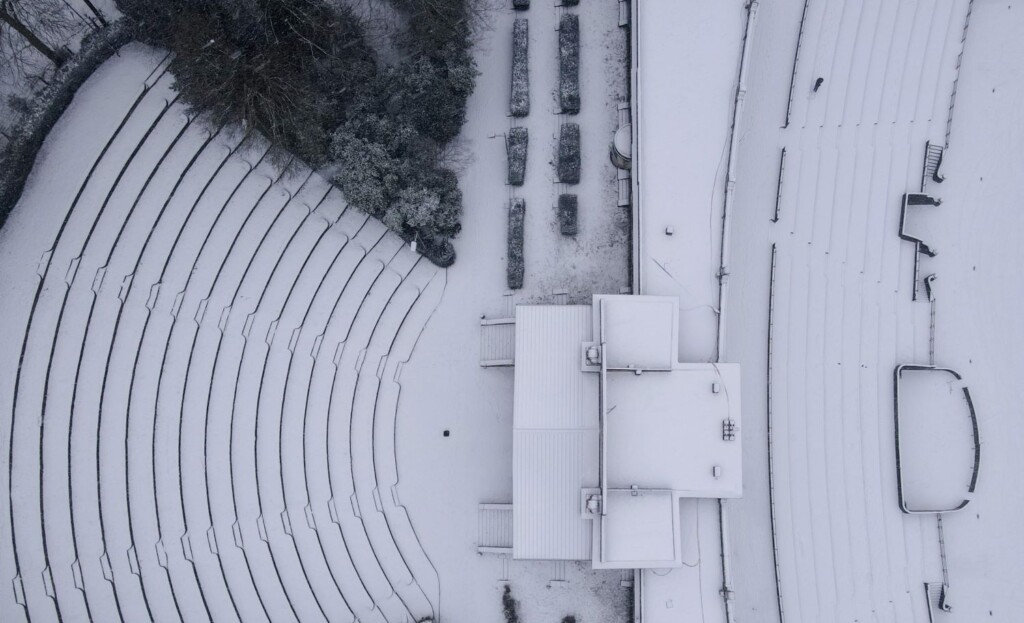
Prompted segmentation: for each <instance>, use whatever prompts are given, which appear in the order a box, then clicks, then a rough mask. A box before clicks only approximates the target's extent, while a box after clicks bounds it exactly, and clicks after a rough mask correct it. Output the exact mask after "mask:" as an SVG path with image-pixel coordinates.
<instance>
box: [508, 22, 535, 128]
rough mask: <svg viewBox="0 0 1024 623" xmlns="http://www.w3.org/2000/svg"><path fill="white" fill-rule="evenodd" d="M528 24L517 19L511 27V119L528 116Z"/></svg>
mask: <svg viewBox="0 0 1024 623" xmlns="http://www.w3.org/2000/svg"><path fill="white" fill-rule="evenodd" d="M529 46H530V22H529V21H528V20H526V19H523V18H519V19H517V20H516V21H515V23H514V24H513V25H512V99H511V102H510V103H509V108H510V109H511V111H512V116H513V117H525V116H526V115H528V114H530V65H529V61H530V55H529Z"/></svg>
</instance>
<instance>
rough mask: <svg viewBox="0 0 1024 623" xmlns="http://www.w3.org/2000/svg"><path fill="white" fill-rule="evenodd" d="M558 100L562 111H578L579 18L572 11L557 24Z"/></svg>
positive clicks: (573, 112) (572, 112)
mask: <svg viewBox="0 0 1024 623" xmlns="http://www.w3.org/2000/svg"><path fill="white" fill-rule="evenodd" d="M558 101H559V103H560V105H561V106H562V112H564V113H571V114H575V113H578V112H579V111H580V18H579V16H578V15H574V14H572V13H566V14H565V15H563V16H562V19H561V21H560V22H559V24H558Z"/></svg>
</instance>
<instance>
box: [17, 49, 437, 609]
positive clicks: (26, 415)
mask: <svg viewBox="0 0 1024 623" xmlns="http://www.w3.org/2000/svg"><path fill="white" fill-rule="evenodd" d="M165 62H166V59H165V57H164V56H162V55H160V54H156V53H154V52H153V51H151V50H147V49H145V48H143V47H142V46H130V47H129V48H127V49H126V50H125V51H124V52H122V54H121V56H119V57H115V58H114V59H112V60H111V61H109V64H110V65H111V66H110V67H109V68H106V70H104V71H99V72H97V74H96V76H94V77H93V78H92V79H91V80H90V83H87V85H86V87H84V88H83V90H82V95H80V97H79V100H78V101H76V107H77V108H76V107H72V108H71V109H70V110H78V114H75V115H73V116H69V117H68V118H67V119H65V120H64V121H62V125H61V126H60V131H58V132H55V133H54V135H53V136H51V138H50V139H49V143H50V145H49V146H48V149H47V150H44V154H43V155H42V156H41V157H40V159H39V162H37V167H36V170H35V172H34V176H35V177H36V178H37V179H40V180H43V183H42V184H39V183H36V184H30V185H29V186H28V187H27V189H26V192H25V195H24V196H23V198H22V201H21V207H20V208H18V209H19V210H25V211H31V210H33V209H39V208H38V206H40V205H46V206H50V205H52V204H53V203H54V202H55V201H56V202H58V204H57V205H53V206H52V207H50V208H47V209H50V210H51V211H52V212H54V213H56V220H55V222H54V224H53V228H52V231H48V232H44V233H45V235H41V236H37V238H38V239H37V240H36V239H33V240H27V241H25V242H24V244H25V245H30V244H31V245H34V246H33V247H31V248H32V249H33V251H32V252H33V253H36V254H37V255H38V256H39V257H41V261H40V263H39V267H38V274H37V275H34V276H33V275H26V276H25V279H26V284H27V285H26V286H25V287H24V288H22V289H18V290H12V291H17V292H19V296H21V297H22V299H23V305H24V308H25V312H24V313H25V319H26V324H25V325H24V326H23V327H21V328H17V327H12V328H11V329H12V331H14V330H17V331H20V333H19V334H18V336H17V341H18V343H19V349H20V350H19V352H21V354H22V356H21V363H20V365H7V364H6V362H5V363H4V366H5V367H3V369H2V370H3V372H4V374H10V377H11V381H10V382H11V386H12V387H13V388H14V396H13V402H12V403H11V405H10V416H9V417H10V418H11V419H10V422H9V424H10V431H11V434H10V436H9V437H7V438H5V439H6V440H7V441H8V442H9V443H8V444H7V447H6V448H5V451H7V452H8V453H9V456H10V462H9V465H10V468H9V470H8V472H7V474H6V476H7V478H8V485H9V486H8V493H9V504H10V514H9V516H5V517H3V518H0V522H3V525H0V534H2V535H5V537H6V535H10V537H11V538H10V539H6V538H5V539H4V541H3V543H0V559H5V560H6V561H7V562H3V563H0V568H2V569H3V571H4V572H5V573H7V574H8V577H7V579H8V580H10V581H11V584H9V585H8V586H9V587H10V590H8V591H2V592H0V612H4V613H5V616H4V619H5V620H20V619H26V620H27V619H28V618H29V617H31V618H33V619H36V620H51V619H56V618H66V619H67V620H89V619H92V620H118V619H120V620H141V619H146V618H152V619H154V620H177V619H181V620H187V621H203V620H217V621H229V620H245V621H250V620H251V621H260V620H275V621H278V620H281V621H285V620H302V621H315V620H329V621H355V620H358V621H363V622H369V621H414V620H422V619H423V618H425V617H433V618H434V619H436V617H437V616H438V614H439V603H440V590H439V585H438V582H437V577H436V572H433V569H432V567H430V565H429V560H428V559H427V557H426V555H425V554H424V552H423V550H422V547H421V546H420V544H419V542H418V540H416V539H415V533H414V532H413V529H412V524H411V523H410V522H409V518H408V515H407V514H406V513H405V512H404V509H403V508H402V507H401V506H399V505H398V502H397V498H396V497H394V496H393V495H392V493H391V492H392V491H393V489H394V486H395V485H396V484H397V482H398V478H397V465H398V464H397V455H396V448H395V447H394V430H395V420H396V417H397V405H398V390H399V389H400V388H399V386H398V384H397V381H396V379H397V376H398V372H399V370H400V366H401V363H402V362H403V361H407V360H408V359H409V357H410V356H411V355H412V350H413V345H414V344H415V341H416V337H417V336H418V335H419V333H420V331H422V329H423V326H424V325H425V323H426V321H427V319H428V318H429V316H430V314H431V313H432V311H433V309H434V308H435V307H436V305H437V304H438V302H439V300H440V296H441V294H442V293H443V289H444V273H443V271H439V270H438V269H437V268H436V267H434V266H432V265H431V264H429V263H428V262H427V261H426V260H424V259H422V258H421V257H420V256H419V255H417V254H415V253H414V252H412V251H411V250H409V249H408V248H407V247H406V246H405V244H404V243H403V241H402V240H401V239H399V238H398V237H397V236H395V235H394V234H392V233H389V232H388V231H387V230H386V228H385V227H384V226H383V225H382V224H381V223H379V222H378V221H375V220H373V219H369V218H367V217H366V216H365V215H363V214H360V213H359V212H358V211H357V210H356V209H354V208H350V207H348V206H347V205H346V204H345V202H344V199H343V197H342V196H341V193H340V192H339V191H338V190H336V189H334V188H332V187H331V186H330V184H329V183H328V182H326V181H325V180H324V179H323V178H321V177H320V176H318V175H316V174H314V173H313V172H312V171H309V170H302V168H301V167H300V166H298V165H293V166H291V167H289V169H288V170H287V171H285V170H284V169H282V167H281V166H280V163H278V162H277V161H276V159H272V158H270V157H269V146H268V145H266V144H265V143H264V142H262V139H260V138H259V137H255V136H243V135H242V133H241V132H240V131H239V130H237V129H233V128H210V127H208V126H207V125H205V124H204V123H203V122H201V121H199V120H197V119H195V118H192V117H189V116H188V115H187V114H186V109H185V107H184V106H183V105H182V104H180V103H178V102H177V101H176V97H177V95H176V93H175V92H174V91H173V89H172V84H173V79H172V77H171V76H170V75H167V74H166V73H165ZM126 76H127V77H128V78H131V79H137V81H138V85H139V86H138V93H137V97H134V96H133V98H131V99H130V100H125V101H115V102H110V101H108V100H107V99H105V98H103V97H101V96H100V95H101V94H102V93H104V92H116V90H113V89H111V88H109V87H108V85H107V84H106V83H105V82H104V81H113V80H115V79H118V80H124V79H125V78H126ZM85 113H87V114H85ZM97 119H99V120H97ZM81 124H94V125H95V126H96V127H97V128H104V129H105V130H104V131H105V132H107V134H105V135H102V136H99V137H97V138H96V139H95V140H97V141H101V142H102V143H101V144H97V145H77V144H76V145H71V144H68V141H71V140H72V139H73V138H77V137H80V136H81V135H82V133H83V132H80V131H79V130H78V128H79V127H80V125H81ZM67 154H75V157H76V158H79V159H81V162H76V163H74V166H71V167H68V169H69V171H71V172H72V173H71V174H70V175H69V177H70V178H72V179H61V181H60V183H59V184H57V185H55V186H54V187H48V179H47V178H48V177H49V176H52V175H54V174H55V171H54V167H57V166H60V161H61V158H66V157H68V156H67ZM272 160H273V162H272ZM0 261H3V260H0ZM22 292H24V293H23V294H22ZM13 363H15V364H16V363H17V362H13ZM382 483H383V484H382ZM381 491H387V492H388V493H387V495H384V496H382V495H380V492H381Z"/></svg>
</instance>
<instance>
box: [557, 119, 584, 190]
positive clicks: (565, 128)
mask: <svg viewBox="0 0 1024 623" xmlns="http://www.w3.org/2000/svg"><path fill="white" fill-rule="evenodd" d="M558 181H559V182H563V183H566V184H579V183H580V126H579V124H578V123H566V124H564V125H562V131H561V132H560V133H559V135H558Z"/></svg>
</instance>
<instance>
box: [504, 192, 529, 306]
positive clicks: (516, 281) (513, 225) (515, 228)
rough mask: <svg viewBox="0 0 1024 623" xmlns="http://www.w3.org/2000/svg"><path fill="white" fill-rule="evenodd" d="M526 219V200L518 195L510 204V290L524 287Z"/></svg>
mask: <svg viewBox="0 0 1024 623" xmlns="http://www.w3.org/2000/svg"><path fill="white" fill-rule="evenodd" d="M525 220H526V200H525V199H523V198H521V197H518V198H516V199H513V200H512V203H511V204H509V206H508V267H507V271H506V282H507V285H508V288H509V290H518V289H519V288H522V287H523V273H524V272H525V270H526V265H525V263H524V261H523V230H524V229H525V227H524V225H525Z"/></svg>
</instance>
